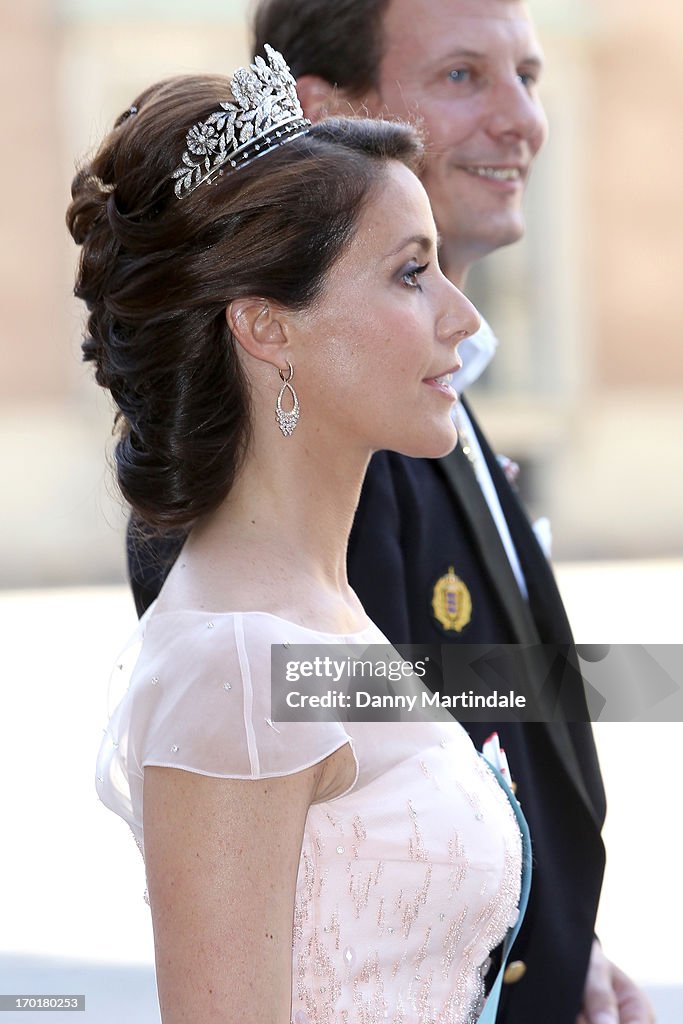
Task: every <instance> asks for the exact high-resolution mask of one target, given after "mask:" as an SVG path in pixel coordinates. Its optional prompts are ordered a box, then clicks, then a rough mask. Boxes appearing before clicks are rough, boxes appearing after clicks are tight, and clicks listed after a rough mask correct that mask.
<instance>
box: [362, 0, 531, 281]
mask: <svg viewBox="0 0 683 1024" xmlns="http://www.w3.org/2000/svg"><path fill="white" fill-rule="evenodd" d="M541 63H542V55H541V50H540V47H539V44H538V41H537V39H536V36H535V33H534V28H533V25H532V23H531V20H530V16H529V13H528V11H527V9H526V7H525V5H524V3H522V2H521V0H390V4H389V7H388V9H387V13H386V15H385V18H384V57H383V60H382V64H381V68H380V75H379V89H378V92H377V93H373V94H372V95H370V96H369V97H367V98H366V102H367V106H368V107H369V108H370V112H371V113H373V114H375V113H380V112H381V111H382V110H384V111H385V112H388V113H389V114H391V115H393V116H398V117H401V118H404V119H405V118H414V117H415V116H416V115H417V116H418V117H419V118H420V119H421V122H422V124H423V127H424V129H425V131H426V143H427V159H426V163H425V170H424V174H423V178H422V180H423V183H424V185H425V188H426V189H427V192H428V194H429V198H430V200H431V203H432V208H433V210H434V216H435V219H436V223H437V226H438V228H439V232H440V234H441V238H442V256H443V263H444V266H445V269H446V271H447V272H448V273H449V274H450V275H451V277H452V278H453V279H456V278H457V277H458V276H459V275H461V274H464V272H465V271H466V269H467V267H468V266H469V265H470V264H471V263H472V262H474V260H476V259H479V258H480V257H481V256H485V255H486V254H487V253H489V252H491V251H492V250H494V249H497V248H498V247H499V246H502V245H508V244H509V243H510V242H515V241H517V239H519V238H520V237H521V236H522V234H523V231H524V220H523V216H522V197H523V193H524V188H525V185H526V181H527V179H528V175H529V170H530V165H531V162H532V160H533V158H534V156H535V155H536V153H537V152H538V150H539V149H540V147H541V145H542V144H543V142H544V140H545V137H546V132H547V122H546V119H545V114H544V112H543V108H542V106H541V102H540V100H539V98H538V95H537V82H538V78H539V74H540V71H541Z"/></svg>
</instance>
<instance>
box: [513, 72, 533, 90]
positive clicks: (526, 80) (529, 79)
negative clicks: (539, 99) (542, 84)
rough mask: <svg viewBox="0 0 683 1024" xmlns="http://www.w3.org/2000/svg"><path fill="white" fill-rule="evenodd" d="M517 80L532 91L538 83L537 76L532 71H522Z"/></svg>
mask: <svg viewBox="0 0 683 1024" xmlns="http://www.w3.org/2000/svg"><path fill="white" fill-rule="evenodd" d="M517 78H518V79H519V81H520V82H521V83H522V85H523V86H524V88H525V89H531V88H532V86H534V85H536V82H537V81H538V79H537V77H536V75H535V74H533V73H532V72H531V71H520V72H519V74H518V75H517Z"/></svg>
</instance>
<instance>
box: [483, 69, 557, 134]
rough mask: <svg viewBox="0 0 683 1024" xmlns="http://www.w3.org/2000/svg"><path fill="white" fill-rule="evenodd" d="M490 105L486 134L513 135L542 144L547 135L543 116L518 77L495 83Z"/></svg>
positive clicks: (538, 101)
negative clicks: (488, 132) (487, 132)
mask: <svg viewBox="0 0 683 1024" xmlns="http://www.w3.org/2000/svg"><path fill="white" fill-rule="evenodd" d="M490 101H491V110H490V117H489V131H490V133H491V134H492V135H494V136H497V137H500V136H501V135H512V136H516V137H517V138H519V139H526V140H535V141H536V142H537V145H540V144H541V142H542V141H543V139H544V138H545V135H546V131H547V122H546V117H545V112H544V110H543V107H542V106H541V102H540V100H539V99H538V98H537V97H536V96H533V95H532V94H531V93H529V91H528V90H527V88H526V86H525V85H524V83H523V82H521V81H520V80H519V79H518V78H517V76H515V77H514V78H513V79H509V80H505V81H504V82H499V83H497V85H496V87H495V88H494V89H493V90H492V92H491V96H490Z"/></svg>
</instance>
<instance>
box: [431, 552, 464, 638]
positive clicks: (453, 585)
mask: <svg viewBox="0 0 683 1024" xmlns="http://www.w3.org/2000/svg"><path fill="white" fill-rule="evenodd" d="M432 611H433V612H434V617H435V618H436V620H437V622H439V624H440V625H441V626H443V628H444V629H447V630H451V631H453V632H455V633H460V632H461V631H462V630H463V629H464V628H465V626H466V625H467V623H468V622H469V621H470V619H471V618H472V597H471V594H470V592H469V590H468V589H467V586H466V584H465V583H463V581H462V580H461V579H460V577H459V576H456V575H455V569H454V568H453V566H452V565H449V567H448V572H447V573H446V575H445V576H441V577H439V579H438V580H437V581H436V583H435V584H434V590H433V591H432Z"/></svg>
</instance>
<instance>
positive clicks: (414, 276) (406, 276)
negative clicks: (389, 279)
mask: <svg viewBox="0 0 683 1024" xmlns="http://www.w3.org/2000/svg"><path fill="white" fill-rule="evenodd" d="M428 266H429V264H428V263H424V264H423V265H422V266H421V267H411V268H410V270H406V271H405V272H404V273H403V274H402V275H401V280H402V281H403V283H404V284H407V285H408V287H409V288H420V287H421V286H420V282H419V280H418V278H419V276H420V274H424V272H425V270H426V269H427V267H428Z"/></svg>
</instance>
